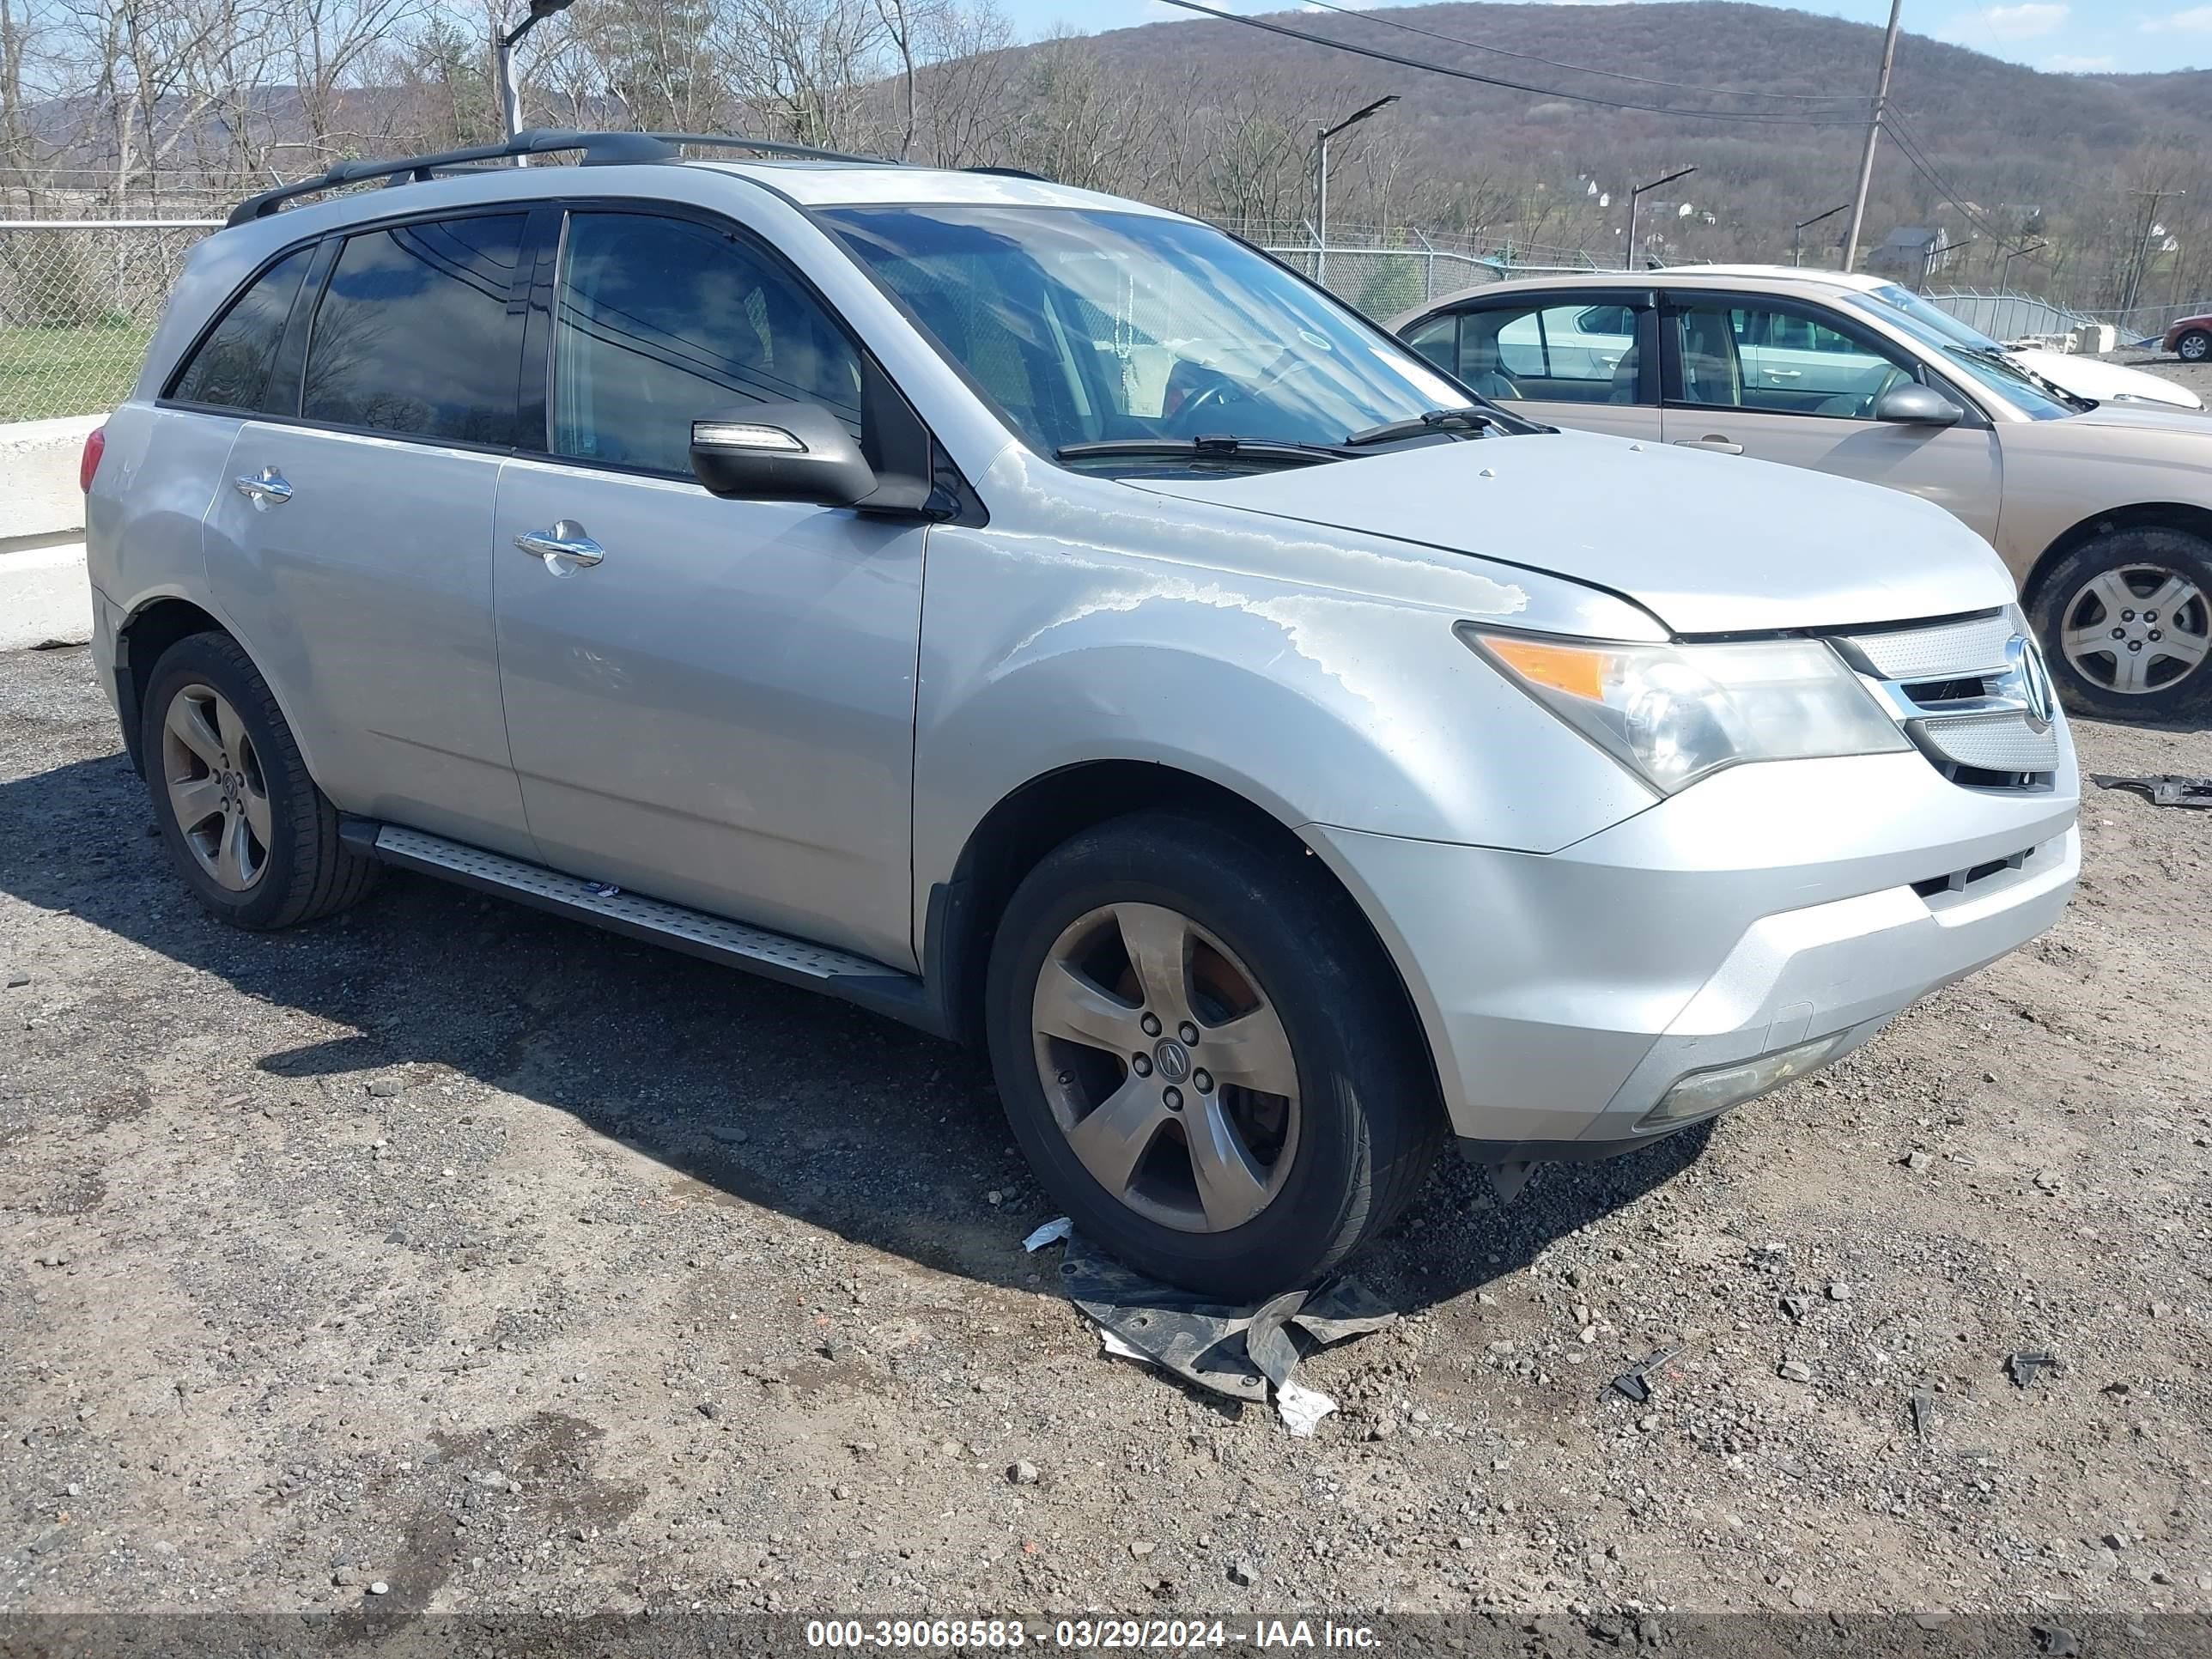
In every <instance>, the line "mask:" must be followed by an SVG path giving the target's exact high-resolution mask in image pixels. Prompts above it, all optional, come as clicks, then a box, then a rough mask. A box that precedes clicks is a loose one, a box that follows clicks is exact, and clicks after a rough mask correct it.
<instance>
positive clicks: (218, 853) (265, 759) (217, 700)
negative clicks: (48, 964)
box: [138, 633, 377, 929]
mask: <svg viewBox="0 0 2212 1659" xmlns="http://www.w3.org/2000/svg"><path fill="white" fill-rule="evenodd" d="M140 718H141V720H142V721H143V724H142V725H141V726H140V728H139V750H138V752H139V754H140V755H141V756H143V757H144V760H145V765H146V787H147V790H148V792H149V793H150V794H151V795H152V797H153V802H154V817H155V822H156V823H158V824H159V825H160V826H161V839H162V840H163V841H164V842H167V845H168V848H169V852H170V854H171V856H173V858H174V859H175V860H176V862H177V868H178V871H179V873H180V874H181V875H182V876H183V877H184V878H185V885H186V886H188V887H190V888H191V890H192V896H194V897H195V898H197V899H198V900H199V902H201V903H202V904H203V905H204V906H206V907H207V908H208V909H209V910H210V911H211V912H213V913H214V914H215V915H216V916H218V917H220V918H221V919H222V920H223V921H228V922H230V923H231V924H233V925H234V926H235V927H250V928H255V929H270V928H276V927H290V926H292V925H293V924H294V923H295V922H300V921H312V920H313V919H314V918H315V917H317V916H323V915H330V914H331V912H332V911H335V910H342V909H343V908H346V907H347V906H348V905H350V904H353V903H356V902H358V901H359V900H360V899H362V897H363V896H366V895H367V893H368V890H369V889H370V887H371V886H373V885H374V883H375V879H376V872H377V865H376V863H375V861H374V860H372V859H367V858H363V857H362V856H361V854H357V853H356V852H354V851H353V850H352V849H351V848H349V847H347V846H346V845H345V843H344V842H343V841H341V840H340V839H339V838H338V817H337V809H336V808H335V807H333V806H332V805H331V803H330V800H329V799H328V798H327V797H325V795H324V793H323V792H322V791H321V790H320V789H318V788H317V787H315V782H314V780H313V778H310V777H309V776H308V775H307V763H306V762H305V761H304V760H302V759H301V757H300V746H299V744H296V743H295V742H294V741H293V738H292V732H291V728H290V727H289V726H287V725H286V724H285V723H284V716H283V713H282V711H280V710H279V709H278V708H277V707H276V698H275V696H272V695H271V694H270V690H269V684H268V682H267V681H265V680H264V679H263V678H261V671H260V670H258V669H257V668H256V667H254V665H253V659H252V658H250V657H248V656H247V655H246V653H245V652H244V651H243V650H242V649H240V647H239V644H238V642H237V641H235V640H234V639H232V638H231V637H230V636H229V635H227V634H212V633H210V634H194V635H189V636H187V637H186V638H185V639H181V640H179V641H177V642H176V643H175V644H174V645H173V646H171V647H169V648H168V649H167V651H165V652H163V653H161V659H160V660H159V661H158V662H156V663H155V665H154V672H153V675H152V678H151V680H150V683H149V685H148V688H147V696H146V701H145V706H144V708H143V711H142V713H141V716H140Z"/></svg>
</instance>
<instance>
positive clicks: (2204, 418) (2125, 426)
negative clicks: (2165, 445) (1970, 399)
mask: <svg viewBox="0 0 2212 1659" xmlns="http://www.w3.org/2000/svg"><path fill="white" fill-rule="evenodd" d="M2028 424H2030V425H2033V426H2049V427H2056V428H2058V429H2059V430H2060V431H2063V432H2080V431H2083V430H2085V429H2087V428H2097V427H2111V428H2117V429H2118V430H2121V431H2126V432H2171V433H2178V434H2179V435H2181V436H2183V437H2186V438H2193V439H2196V440H2197V441H2199V442H2206V441H2212V415H2206V414H2204V413H2203V412H2202V411H2200V410H2191V409H2176V408H2175V407H2174V406H2173V405H2172V404H2137V403H2105V404H2098V405H2097V406H2096V407H2095V408H2094V409H2090V410H2083V411H2082V412H2081V414H2079V415H2069V416H2066V417H2065V418H2064V419H2063V420H2057V421H2034V422H2028ZM2006 430H2007V432H2008V433H2009V432H2010V431H2011V430H2012V428H2009V427H2008V428H2006ZM2204 459H2205V464H2206V465H2212V450H2207V451H2206V452H2205V457H2204Z"/></svg>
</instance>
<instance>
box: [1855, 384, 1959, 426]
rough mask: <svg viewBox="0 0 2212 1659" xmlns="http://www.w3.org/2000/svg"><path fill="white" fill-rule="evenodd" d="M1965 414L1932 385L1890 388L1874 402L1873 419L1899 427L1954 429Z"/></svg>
mask: <svg viewBox="0 0 2212 1659" xmlns="http://www.w3.org/2000/svg"><path fill="white" fill-rule="evenodd" d="M1874 417H1875V419H1876V420H1877V421H1894V422H1897V423H1898V424H1899V425H1900V426H1956V425H1957V424H1958V423H1959V422H1960V421H1961V420H1963V419H1964V418H1965V417H1966V410H1963V409H1961V408H1960V407H1959V405H1958V404H1954V403H1953V402H1952V401H1951V400H1950V399H1949V398H1947V397H1945V396H1944V395H1943V394H1942V392H1938V391H1936V389H1935V388H1934V387H1933V386H1892V387H1890V389H1889V390H1888V391H1887V392H1883V393H1882V394H1881V397H1879V398H1876V399H1875V405H1874Z"/></svg>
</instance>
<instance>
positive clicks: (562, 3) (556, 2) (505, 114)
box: [497, 0, 574, 167]
mask: <svg viewBox="0 0 2212 1659" xmlns="http://www.w3.org/2000/svg"><path fill="white" fill-rule="evenodd" d="M572 4H574V0H530V11H529V13H528V15H526V16H525V17H524V18H523V20H522V21H520V23H517V24H516V25H515V26H514V27H513V28H511V29H509V30H508V31H507V33H504V34H502V35H501V36H500V37H499V52H498V54H497V56H498V58H499V124H500V125H501V127H503V128H505V129H506V131H507V137H510V138H512V137H514V135H515V134H516V133H518V132H520V131H522V88H520V87H518V86H516V85H515V83H514V48H515V44H516V42H518V41H520V40H521V39H522V37H523V36H524V35H526V34H527V33H530V31H531V30H532V29H534V28H536V27H538V25H539V24H540V23H542V22H544V21H545V20H546V19H547V18H549V17H550V16H551V15H553V14H554V13H555V12H556V11H566V10H568V8H569V7H570V6H571V5H572ZM514 164H515V166H517V167H528V166H529V165H530V158H529V157H528V156H527V155H518V156H516V157H515V158H514Z"/></svg>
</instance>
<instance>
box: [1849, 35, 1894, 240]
mask: <svg viewBox="0 0 2212 1659" xmlns="http://www.w3.org/2000/svg"><path fill="white" fill-rule="evenodd" d="M1904 9H1905V0H1889V33H1887V34H1886V35H1884V36H1883V37H1882V42H1881V78H1880V79H1879V80H1877V81H1876V82H1875V88H1874V115H1873V118H1871V119H1869V121H1868V122H1867V136H1866V148H1865V149H1863V150H1861V151H1860V152H1859V187H1858V193H1857V195H1855V196H1853V197H1851V232H1850V235H1849V236H1847V237H1846V238H1844V270H1857V268H1858V263H1859V233H1860V232H1861V231H1863V230H1864V229H1865V228H1866V205H1867V191H1868V190H1869V187H1870V186H1872V185H1873V184H1874V141H1875V139H1876V138H1878V137H1881V115H1882V112H1883V111H1884V110H1885V109H1887V108H1888V107H1889V73H1890V71H1891V70H1893V69H1894V68H1896V66H1897V21H1898V15H1899V13H1901V12H1902V11H1903V10H1904Z"/></svg>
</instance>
